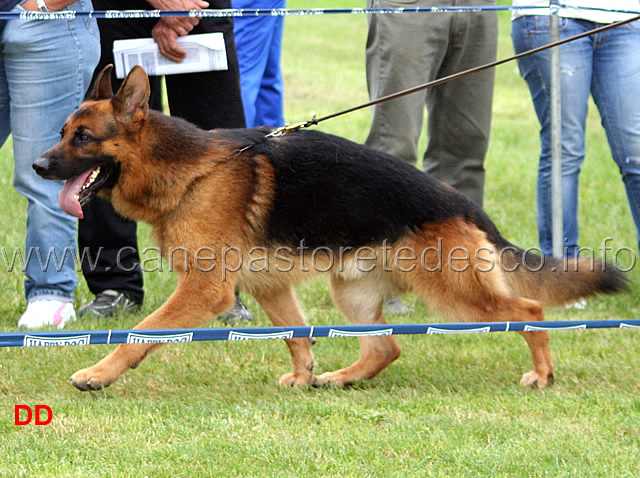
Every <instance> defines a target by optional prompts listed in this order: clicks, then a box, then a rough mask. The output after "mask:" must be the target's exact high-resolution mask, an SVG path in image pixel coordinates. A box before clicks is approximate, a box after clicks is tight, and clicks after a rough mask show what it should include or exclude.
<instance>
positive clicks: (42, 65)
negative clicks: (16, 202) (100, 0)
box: [0, 0, 100, 329]
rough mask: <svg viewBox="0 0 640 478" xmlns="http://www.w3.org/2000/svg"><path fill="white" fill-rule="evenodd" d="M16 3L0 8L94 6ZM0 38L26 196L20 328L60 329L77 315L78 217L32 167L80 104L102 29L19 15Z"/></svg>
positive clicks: (4, 93)
mask: <svg viewBox="0 0 640 478" xmlns="http://www.w3.org/2000/svg"><path fill="white" fill-rule="evenodd" d="M18 3H19V2H18V1H0V10H2V11H12V12H23V11H25V10H27V11H46V10H49V11H58V10H62V9H69V10H74V11H91V10H92V9H93V7H92V5H91V2H90V1H89V0H79V1H76V2H73V1H67V0H45V1H42V0H38V2H36V0H27V1H26V2H23V3H21V4H20V5H18ZM0 42H1V45H0V144H4V142H5V141H6V140H7V138H8V137H9V135H10V134H11V135H12V136H13V154H14V160H15V170H14V186H15V188H16V191H18V192H19V193H20V194H22V195H23V196H24V197H25V198H27V200H28V206H27V230H26V250H25V258H27V262H26V264H25V273H26V276H27V277H26V280H25V283H24V288H25V296H26V299H27V309H26V311H25V312H24V314H23V315H22V316H21V317H20V319H19V321H18V325H19V326H20V327H26V328H30V329H33V328H40V327H43V326H50V325H56V326H58V327H63V326H64V325H65V324H66V323H67V322H70V321H73V320H75V310H74V307H73V300H74V289H75V287H76V284H77V278H76V274H75V263H74V257H75V255H74V251H75V244H76V224H77V222H76V219H75V218H73V217H71V216H69V215H68V214H66V213H64V212H63V211H62V209H61V208H60V205H59V204H58V193H59V192H60V189H61V188H62V182H60V181H47V180H44V179H42V178H40V177H39V176H38V175H37V174H36V173H35V171H34V170H33V168H32V167H31V165H32V163H33V161H34V160H35V159H36V158H37V157H38V156H40V155H41V154H42V153H44V152H45V151H46V150H47V149H49V148H51V147H52V146H54V145H55V144H56V143H57V142H58V141H59V140H60V129H61V128H62V126H63V125H64V123H65V121H66V119H67V117H68V116H69V115H70V114H71V113H72V112H73V111H74V110H75V109H76V108H78V106H80V104H81V103H82V100H83V98H84V95H85V93H86V90H87V89H88V88H89V86H90V82H91V75H92V73H93V70H94V68H95V66H96V64H97V62H98V58H99V56H100V45H99V37H98V27H97V25H96V22H95V20H94V19H89V18H81V17H77V18H73V19H57V20H35V19H30V20H29V19H19V18H17V19H12V20H7V21H6V22H4V21H0ZM47 258H49V261H48V263H47ZM41 260H42V263H41Z"/></svg>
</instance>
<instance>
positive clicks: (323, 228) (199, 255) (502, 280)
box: [33, 67, 626, 390]
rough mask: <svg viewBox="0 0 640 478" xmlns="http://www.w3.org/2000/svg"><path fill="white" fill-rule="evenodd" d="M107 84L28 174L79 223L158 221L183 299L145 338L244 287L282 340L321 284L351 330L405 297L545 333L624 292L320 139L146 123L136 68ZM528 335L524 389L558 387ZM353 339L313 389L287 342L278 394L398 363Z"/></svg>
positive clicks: (373, 158) (449, 313)
mask: <svg viewBox="0 0 640 478" xmlns="http://www.w3.org/2000/svg"><path fill="white" fill-rule="evenodd" d="M110 76H111V71H110V67H107V68H106V69H105V70H103V71H102V73H101V74H100V75H99V77H98V78H97V79H96V82H95V84H94V85H93V87H92V90H91V91H90V92H89V93H88V94H87V98H86V100H85V102H84V103H83V104H82V105H81V106H80V108H79V109H78V110H77V111H75V112H74V113H73V114H72V115H71V116H70V117H69V118H68V120H67V122H66V124H65V125H64V127H63V129H62V139H61V141H60V143H58V144H57V145H56V146H54V147H53V148H51V149H50V150H48V151H47V152H45V153H44V154H43V155H42V156H41V157H40V158H38V159H37V160H36V161H35V163H34V166H33V167H34V168H35V170H36V171H37V173H38V174H39V175H40V176H42V177H43V178H47V179H55V180H67V183H66V184H65V186H64V188H63V190H62V192H61V193H60V203H61V205H62V207H63V209H64V210H65V211H67V212H68V213H70V214H72V215H75V216H78V217H82V205H83V204H85V203H86V202H87V201H89V200H90V199H91V198H92V197H94V196H95V195H96V194H97V195H99V196H101V197H103V198H105V199H108V200H110V201H111V202H112V203H113V205H114V207H115V209H116V210H117V211H118V212H119V213H120V214H122V215H123V216H125V217H127V218H130V219H132V220H135V221H146V222H147V223H149V224H150V225H151V226H152V228H153V236H154V240H155V241H156V242H157V244H158V246H159V247H160V248H161V250H162V251H163V255H164V257H172V258H173V259H174V261H173V268H174V269H176V270H177V273H178V275H179V281H178V285H177V288H176V290H175V291H174V292H173V294H172V295H171V296H170V297H169V299H168V300H167V301H166V302H165V303H164V304H163V305H162V306H161V307H160V308H159V309H158V310H156V311H155V312H153V313H152V314H151V315H149V316H148V317H146V318H145V319H144V320H143V321H142V322H140V323H139V324H138V325H137V326H136V328H137V329H172V328H192V327H197V326H199V325H201V324H203V323H204V322H206V321H208V320H210V319H212V318H214V317H215V316H217V315H218V314H220V313H222V312H224V311H225V310H227V309H228V308H229V307H231V306H232V304H233V303H234V292H235V290H236V289H239V290H244V291H247V292H249V293H250V294H252V295H253V296H254V297H255V299H256V300H257V302H258V303H259V304H260V306H261V307H262V308H263V309H264V311H265V312H266V313H267V315H268V316H269V319H270V320H271V322H272V323H273V324H274V325H275V326H304V325H306V321H305V318H304V316H303V313H302V311H301V309H300V307H299V305H298V303H297V301H296V298H295V296H294V286H295V285H296V284H298V283H299V282H300V281H302V280H305V279H307V278H310V277H313V276H315V275H316V274H318V273H320V272H325V273H327V274H328V276H329V284H330V290H331V295H332V298H333V301H334V303H335V305H336V306H337V308H338V309H339V310H340V311H341V312H342V313H343V314H344V315H345V316H346V317H347V318H348V319H349V320H350V321H351V322H352V323H354V324H385V323H387V322H386V319H385V317H384V316H383V314H382V304H383V303H384V302H385V300H387V299H388V298H389V297H392V296H397V295H399V294H403V293H405V292H408V291H413V292H414V293H415V294H417V295H418V296H419V297H420V298H421V299H423V300H424V302H425V304H427V306H428V307H429V308H430V309H431V310H432V311H433V312H434V313H438V314H440V315H444V316H446V317H448V318H451V319H456V320H460V321H481V322H485V321H540V320H543V314H542V307H543V306H552V305H559V304H565V303H568V302H572V301H575V300H578V299H579V298H583V297H588V296H591V295H594V294H598V293H614V292H618V291H621V290H623V289H625V288H626V279H625V278H624V277H623V276H622V275H621V274H620V273H619V272H618V271H616V270H615V269H614V268H613V267H611V266H608V265H607V264H606V263H600V262H596V263H591V259H580V261H589V262H588V263H587V262H584V263H575V262H574V261H573V260H569V262H568V264H567V265H568V267H566V265H565V264H563V262H562V261H561V260H552V259H550V258H545V257H541V256H539V255H535V254H525V253H524V251H523V250H521V249H519V248H517V247H515V246H513V245H512V244H511V243H509V242H508V241H507V240H506V239H504V238H503V237H502V236H501V235H500V233H499V232H498V229H497V228H496V226H495V225H494V224H493V223H492V222H491V220H490V219H489V218H488V217H487V215H486V214H485V213H484V212H483V211H482V210H481V209H480V208H479V207H478V206H477V205H475V204H474V203H473V202H472V201H470V200H469V199H467V198H466V197H465V196H464V195H462V194H460V193H458V192H456V191H455V190H454V189H453V188H451V187H449V186H447V185H445V184H443V183H440V182H438V181H435V180H433V179H431V178H429V177H428V176H427V175H425V174H423V173H421V172H420V171H418V170H416V169H415V168H414V167H412V166H409V165H407V164H405V163H404V162H402V161H401V160H399V159H396V158H394V157H391V156H389V155H387V154H384V153H381V152H379V151H375V150H373V149H371V148H368V147H366V146H362V145H359V144H355V143H352V142H350V141H348V140H346V139H342V138H339V137H336V136H332V135H329V134H325V133H321V132H318V131H311V130H296V131H290V132H288V133H286V134H283V135H280V136H277V135H270V134H269V133H271V131H272V130H270V129H268V128H253V129H229V130H213V131H203V130H200V129H198V128H197V127H195V126H194V125H192V124H190V123H188V122H186V121H183V120H181V119H178V118H175V117H168V116H165V115H163V114H161V113H158V112H155V111H149V109H148V98H149V81H148V78H147V75H146V73H145V72H144V70H143V69H142V68H141V67H135V68H133V69H132V70H131V72H130V73H129V75H128V76H127V77H126V79H125V81H124V83H123V84H122V86H121V87H120V89H119V90H118V92H117V93H116V94H115V95H114V93H113V90H112V86H111V80H110ZM203 251H205V252H203ZM176 254H178V255H179V257H178V258H177V259H176V258H175V255H176ZM203 260H205V261H204V262H205V263H204V264H203ZM223 262H224V263H223ZM563 266H565V267H563ZM578 266H582V267H578ZM521 334H522V336H523V337H524V338H525V340H526V342H527V344H528V345H529V348H530V350H531V355H532V358H533V370H532V371H530V372H527V373H525V374H524V375H523V377H522V380H521V381H520V384H521V385H523V386H530V387H536V388H541V387H545V386H548V385H550V384H552V383H553V364H552V360H551V354H550V352H549V335H548V334H547V332H544V331H533V332H522V333H521ZM359 341H360V357H359V359H358V360H357V361H356V362H355V363H353V364H352V365H350V366H348V367H346V368H343V369H341V370H337V371H334V372H327V373H323V374H321V375H315V374H314V359H313V355H312V353H311V339H308V338H298V339H288V340H286V343H287V345H288V347H289V350H290V353H291V357H292V361H293V372H292V373H287V374H285V375H283V376H282V377H281V378H280V381H279V383H280V384H282V385H289V386H301V385H313V386H320V385H325V384H332V385H336V386H346V385H348V384H352V383H354V382H358V381H359V380H363V379H366V378H371V377H374V376H375V375H377V374H378V373H379V372H380V371H382V370H383V369H384V368H385V367H386V366H387V365H389V364H390V363H391V362H393V361H394V360H395V359H396V358H398V356H399V354H400V346H399V345H398V343H397V342H396V339H395V338H394V337H392V336H366V337H359ZM159 345H160V344H157V343H156V344H147V343H144V344H123V345H120V346H118V348H117V349H116V350H114V351H113V352H112V353H111V354H110V355H108V356H107V357H106V358H104V359H103V360H101V361H100V362H98V363H97V364H96V365H94V366H92V367H90V368H87V369H84V370H80V371H78V372H76V373H75V374H74V375H73V376H72V382H73V384H74V385H75V386H76V387H77V388H79V389H81V390H96V389H101V388H103V387H107V386H109V385H111V384H112V383H113V382H115V381H116V380H117V379H118V378H119V377H120V375H122V374H123V373H124V372H125V371H126V370H127V369H129V368H134V367H136V366H137V365H138V364H139V363H140V362H141V361H142V360H143V359H144V358H145V357H146V356H147V354H149V352H151V351H152V350H153V349H155V348H156V347H158V346H159Z"/></svg>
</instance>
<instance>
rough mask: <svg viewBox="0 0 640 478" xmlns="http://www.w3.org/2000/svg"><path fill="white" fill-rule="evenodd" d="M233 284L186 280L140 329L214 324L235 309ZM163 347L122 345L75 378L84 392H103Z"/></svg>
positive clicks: (73, 377)
mask: <svg viewBox="0 0 640 478" xmlns="http://www.w3.org/2000/svg"><path fill="white" fill-rule="evenodd" d="M233 301H234V288H233V285H232V284H220V285H218V284H215V285H212V284H206V283H199V281H194V280H188V279H183V280H181V281H180V283H179V284H178V288H177V289H176V290H175V292H174V293H173V294H172V295H171V297H169V299H168V300H167V301H166V302H165V303H164V304H163V305H162V306H161V307H160V308H159V309H158V310H156V311H155V312H154V313H152V314H151V315H149V316H148V317H146V318H145V319H144V320H143V321H142V322H140V323H139V324H138V325H137V326H136V327H135V328H136V329H181V328H192V327H197V326H198V325H200V324H202V323H204V322H206V321H208V320H210V319H211V318H213V317H215V316H216V315H218V314H219V313H221V312H224V311H225V310H227V309H228V308H229V307H231V306H232V305H233ZM160 345H162V344H158V343H153V344H122V345H119V346H118V348H117V349H115V350H114V351H113V352H112V353H111V354H109V355H108V356H107V357H105V358H104V359H102V360H101V361H100V362H98V363H97V364H95V365H94V366H93V367H89V368H86V369H83V370H79V371H78V372H76V373H75V374H73V376H72V377H71V382H72V383H73V385H75V386H76V387H77V388H79V389H80V390H99V389H102V388H105V387H108V386H109V385H111V384H112V383H114V382H115V381H116V380H118V378H119V377H120V375H122V374H123V373H124V372H126V371H127V369H129V368H135V367H137V366H138V364H139V363H140V362H141V361H142V360H143V359H144V358H145V357H146V356H147V355H148V354H149V353H150V352H151V351H152V350H153V349H155V348H157V347H159V346H160Z"/></svg>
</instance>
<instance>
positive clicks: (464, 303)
mask: <svg viewBox="0 0 640 478" xmlns="http://www.w3.org/2000/svg"><path fill="white" fill-rule="evenodd" d="M501 274H502V272H501V271H498V270H495V271H493V272H478V271H474V270H471V269H469V270H467V271H465V272H459V273H453V272H452V271H446V272H445V271H443V273H442V276H441V277H440V278H439V280H437V281H434V280H433V277H425V278H424V279H423V280H421V281H416V282H417V283H415V284H414V287H413V290H414V292H416V293H418V294H419V295H421V296H422V298H423V300H424V301H425V303H428V304H429V306H430V307H431V308H432V309H434V311H435V312H437V313H441V314H443V315H445V316H448V317H450V318H452V319H453V320H459V321H464V322H523V321H543V320H544V316H543V314H542V306H541V305H540V303H539V302H538V301H535V300H530V299H525V298H522V297H516V296H513V295H511V294H510V293H509V291H508V289H506V288H505V287H504V286H503V283H504V281H503V280H502V277H501V276H500V275H501ZM519 333H520V334H521V335H522V336H523V337H524V339H525V340H526V341H527V344H528V346H529V349H530V351H531V358H532V359H533V370H532V371H530V372H527V373H525V374H524V375H523V377H522V379H521V381H520V385H522V386H530V387H534V388H543V387H546V386H548V385H551V384H552V383H553V361H552V359H551V353H550V351H549V342H550V338H549V334H548V333H547V332H545V331H532V332H519Z"/></svg>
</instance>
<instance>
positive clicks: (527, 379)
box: [520, 370, 553, 388]
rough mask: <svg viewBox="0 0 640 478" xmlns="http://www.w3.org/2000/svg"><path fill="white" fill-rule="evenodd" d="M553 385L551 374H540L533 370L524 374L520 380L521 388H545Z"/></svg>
mask: <svg viewBox="0 0 640 478" xmlns="http://www.w3.org/2000/svg"><path fill="white" fill-rule="evenodd" d="M550 385H553V373H548V374H540V373H538V372H536V371H535V370H532V371H531V372H527V373H525V374H524V375H523V376H522V378H521V379H520V386H521V387H531V388H545V387H548V386H550Z"/></svg>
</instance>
